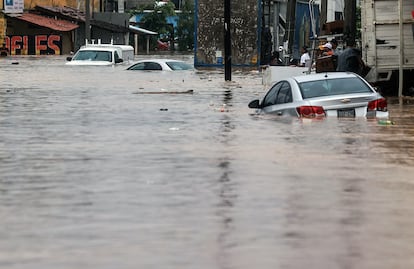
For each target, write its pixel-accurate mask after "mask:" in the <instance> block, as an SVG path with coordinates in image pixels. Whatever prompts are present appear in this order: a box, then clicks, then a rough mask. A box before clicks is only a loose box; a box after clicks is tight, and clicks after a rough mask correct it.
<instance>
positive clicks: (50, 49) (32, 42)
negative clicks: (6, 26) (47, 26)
mask: <svg viewBox="0 0 414 269" xmlns="http://www.w3.org/2000/svg"><path fill="white" fill-rule="evenodd" d="M4 41H5V43H6V48H7V49H8V51H9V54H10V55H50V54H55V55H60V54H61V53H62V37H61V36H60V35H23V36H21V35H13V36H6V37H5V40H4Z"/></svg>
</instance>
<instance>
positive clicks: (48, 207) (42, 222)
mask: <svg viewBox="0 0 414 269" xmlns="http://www.w3.org/2000/svg"><path fill="white" fill-rule="evenodd" d="M175 57H176V58H184V59H185V60H188V61H191V57H188V56H180V57H178V56H175ZM64 62H65V59H64V57H63V56H62V57H56V56H55V57H20V58H17V57H16V58H2V59H0V226H1V229H0V238H1V240H0V267H1V268H7V269H15V268H16V269H29V268H30V269H32V268H42V269H56V268H59V269H66V268H67V269H72V268H73V269H75V268H76V269H78V268H99V269H103V268H108V269H109V268H111V269H112V268H123V269H124V268H125V269H127V268H146V269H159V268H169V269H183V268H188V269H190V268H191V269H193V268H197V269H251V268H260V269H266V268H269V269H270V268H272V269H275V268H281V269H289V268H292V269H303V268H307V269H312V268H315V269H316V268H318V269H320V268H329V269H335V268H338V269H343V268H358V269H359V268H364V269H367V268H372V269H382V268H383V269H389V268H400V269H402V268H404V269H405V268H406V269H411V268H414V229H413V227H414V206H413V204H414V166H413V165H414V120H413V119H414V101H413V100H410V99H407V100H405V101H404V102H400V101H399V100H398V99H391V98H389V100H388V101H389V110H390V115H391V116H390V119H391V120H392V121H393V122H394V125H380V124H378V122H377V121H375V120H365V119H347V120H338V119H331V118H329V119H325V120H322V121H306V120H305V121H302V120H299V119H296V118H278V117H272V116H267V115H255V114H254V113H253V112H254V111H251V110H250V109H249V108H247V104H248V102H249V101H250V100H252V99H255V98H258V97H261V96H262V95H263V94H264V92H265V89H264V87H263V86H262V85H261V74H260V73H258V72H255V71H250V72H247V71H246V72H239V71H236V70H235V71H234V73H233V76H232V78H233V80H232V82H225V81H224V75H223V72H222V70H217V71H212V70H210V71H201V72H199V73H197V74H187V73H174V74H170V73H161V74H160V73H140V72H134V71H131V72H129V71H125V66H121V67H119V66H118V67H110V68H106V67H73V66H71V67H69V66H65V65H64ZM169 91H176V92H183V91H190V92H187V93H184V94H151V93H149V92H163V93H165V92H169ZM223 104H224V106H223Z"/></svg>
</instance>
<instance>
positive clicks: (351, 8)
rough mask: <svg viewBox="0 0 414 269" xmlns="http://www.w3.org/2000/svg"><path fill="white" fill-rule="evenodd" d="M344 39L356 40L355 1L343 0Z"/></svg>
mask: <svg viewBox="0 0 414 269" xmlns="http://www.w3.org/2000/svg"><path fill="white" fill-rule="evenodd" d="M344 37H345V39H351V40H352V41H355V38H356V0H345V7H344Z"/></svg>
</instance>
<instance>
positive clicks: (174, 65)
mask: <svg viewBox="0 0 414 269" xmlns="http://www.w3.org/2000/svg"><path fill="white" fill-rule="evenodd" d="M166 64H167V65H168V66H169V67H170V68H171V69H172V70H192V69H193V67H192V66H191V65H189V64H187V63H184V62H174V61H172V62H166Z"/></svg>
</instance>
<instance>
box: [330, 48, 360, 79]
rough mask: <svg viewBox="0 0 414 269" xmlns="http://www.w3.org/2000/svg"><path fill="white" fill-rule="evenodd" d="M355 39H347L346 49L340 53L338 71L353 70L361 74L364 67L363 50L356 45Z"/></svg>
mask: <svg viewBox="0 0 414 269" xmlns="http://www.w3.org/2000/svg"><path fill="white" fill-rule="evenodd" d="M354 46H355V42H354V41H353V40H347V42H346V49H344V51H343V52H342V53H341V54H339V55H338V62H337V67H336V71H342V72H346V71H348V72H353V73H356V74H358V75H361V74H362V72H363V69H364V63H363V61H362V54H361V51H360V50H359V49H357V48H355V47H354Z"/></svg>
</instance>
